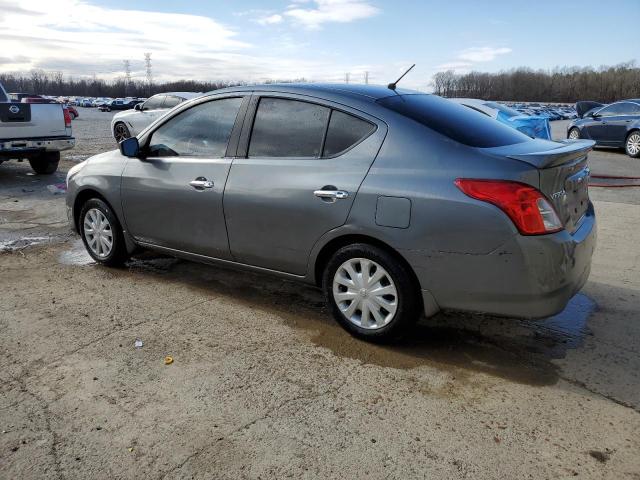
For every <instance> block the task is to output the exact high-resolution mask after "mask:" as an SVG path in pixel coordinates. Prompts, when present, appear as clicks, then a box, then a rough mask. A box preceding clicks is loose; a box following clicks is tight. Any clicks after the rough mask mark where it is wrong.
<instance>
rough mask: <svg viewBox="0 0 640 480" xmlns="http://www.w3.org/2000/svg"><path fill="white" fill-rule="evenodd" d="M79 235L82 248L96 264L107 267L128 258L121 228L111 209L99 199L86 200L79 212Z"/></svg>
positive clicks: (120, 263) (121, 262) (114, 265)
mask: <svg viewBox="0 0 640 480" xmlns="http://www.w3.org/2000/svg"><path fill="white" fill-rule="evenodd" d="M79 224H80V234H81V236H82V241H83V243H84V246H85V247H86V249H87V252H89V255H91V258H93V259H94V260H95V261H96V262H99V263H102V264H103V265H107V266H109V267H117V266H120V265H122V264H123V263H124V262H125V260H126V259H127V258H128V256H129V255H128V253H127V248H126V245H125V243H124V235H123V234H122V227H120V222H118V219H117V218H116V216H115V214H114V213H113V211H112V210H111V208H110V207H109V206H108V205H107V204H106V203H105V202H103V201H102V200H100V199H99V198H92V199H91V200H88V201H87V202H86V203H85V204H84V205H83V206H82V210H81V212H80V221H79Z"/></svg>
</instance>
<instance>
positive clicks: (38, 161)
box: [29, 152, 60, 175]
mask: <svg viewBox="0 0 640 480" xmlns="http://www.w3.org/2000/svg"><path fill="white" fill-rule="evenodd" d="M58 163H60V152H45V153H43V154H41V155H39V156H37V157H34V158H30V159H29V165H31V168H32V169H33V171H34V172H36V173H38V174H40V175H51V174H52V173H54V172H55V171H56V170H58Z"/></svg>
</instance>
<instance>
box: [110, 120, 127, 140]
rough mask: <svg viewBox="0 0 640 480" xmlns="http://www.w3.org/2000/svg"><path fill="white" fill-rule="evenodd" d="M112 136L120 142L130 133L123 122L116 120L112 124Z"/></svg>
mask: <svg viewBox="0 0 640 480" xmlns="http://www.w3.org/2000/svg"><path fill="white" fill-rule="evenodd" d="M113 137H114V138H115V139H116V142H118V143H120V142H122V141H123V140H126V139H127V138H129V137H131V133H130V132H129V129H128V128H127V126H126V125H125V124H124V123H122V122H118V123H116V124H115V125H114V126H113Z"/></svg>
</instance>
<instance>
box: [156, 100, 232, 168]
mask: <svg viewBox="0 0 640 480" xmlns="http://www.w3.org/2000/svg"><path fill="white" fill-rule="evenodd" d="M241 103H242V98H224V99H222V100H214V101H211V102H207V103H202V104H200V105H196V106H195V107H192V108H189V109H188V110H185V111H183V112H181V113H179V114H178V115H176V116H175V117H173V118H172V119H171V120H169V121H168V122H167V123H165V124H163V125H162V126H161V127H160V128H158V129H157V130H156V131H155V132H153V134H152V136H151V140H150V142H149V147H148V155H149V156H151V157H169V156H188V157H207V158H218V157H223V156H224V155H225V152H226V150H227V143H228V142H229V137H230V136H231V130H232V129H233V124H234V123H235V121H236V116H237V115H238V110H239V109H240V104H241Z"/></svg>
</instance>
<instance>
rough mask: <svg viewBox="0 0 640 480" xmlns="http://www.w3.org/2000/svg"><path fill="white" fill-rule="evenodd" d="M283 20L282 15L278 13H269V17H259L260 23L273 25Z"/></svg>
mask: <svg viewBox="0 0 640 480" xmlns="http://www.w3.org/2000/svg"><path fill="white" fill-rule="evenodd" d="M282 20H283V18H282V15H278V14H277V13H276V14H274V15H269V16H268V17H262V18H259V19H258V20H257V21H258V23H259V24H260V25H273V24H276V23H281V22H282Z"/></svg>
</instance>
